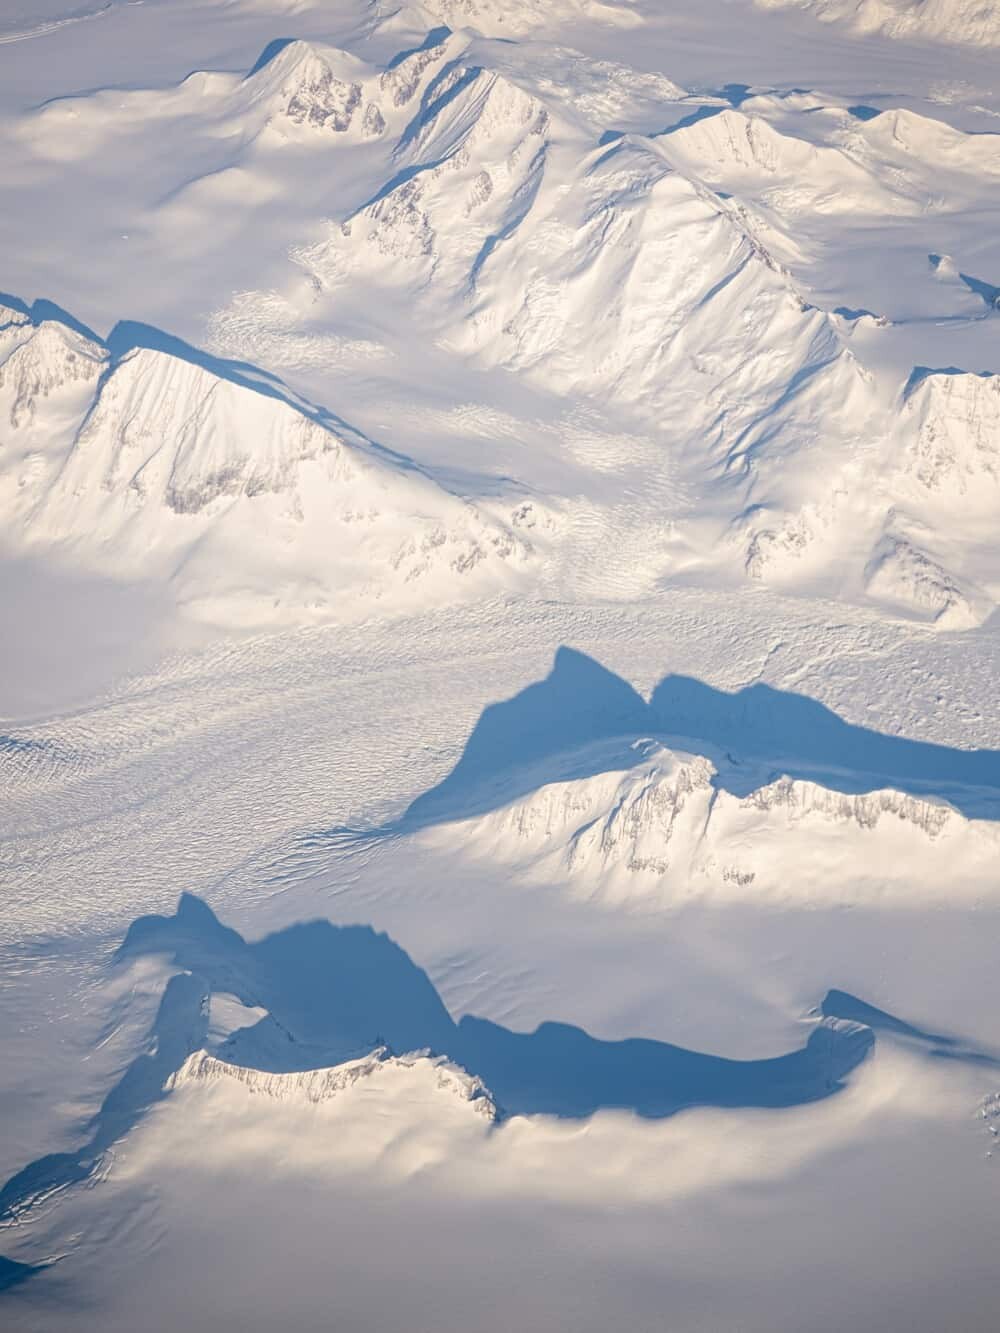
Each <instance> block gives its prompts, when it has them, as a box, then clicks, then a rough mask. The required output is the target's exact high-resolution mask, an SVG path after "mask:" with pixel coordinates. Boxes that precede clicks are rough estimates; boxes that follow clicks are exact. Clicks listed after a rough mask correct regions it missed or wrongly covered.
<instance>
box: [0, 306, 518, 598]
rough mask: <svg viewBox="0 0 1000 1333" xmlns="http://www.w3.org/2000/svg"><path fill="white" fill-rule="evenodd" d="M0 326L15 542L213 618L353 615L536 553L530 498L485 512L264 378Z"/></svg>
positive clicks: (132, 333)
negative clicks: (48, 550)
mask: <svg viewBox="0 0 1000 1333" xmlns="http://www.w3.org/2000/svg"><path fill="white" fill-rule="evenodd" d="M3 333H4V334H5V335H6V339H7V342H8V346H9V347H10V350H9V351H8V352H7V355H6V359H5V360H4V361H3V362H2V363H0V394H3V395H5V396H6V397H7V400H8V404H9V406H8V407H7V409H6V415H7V421H8V426H7V441H6V442H7V449H6V458H5V476H4V478H3V480H4V482H5V483H6V485H5V491H6V496H7V517H8V531H7V537H8V540H11V539H13V540H17V539H20V541H21V542H23V543H24V544H26V545H30V546H32V547H39V546H40V547H43V548H44V547H46V546H52V545H55V544H57V543H62V544H67V543H68V544H69V545H70V546H71V547H72V549H73V550H74V551H75V552H76V553H77V556H78V558H79V559H80V560H81V561H82V562H84V563H85V564H88V565H90V566H91V567H93V568H95V569H107V568H109V562H110V567H111V568H113V569H117V568H118V567H119V562H120V561H121V559H122V558H123V557H124V556H125V555H127V556H128V559H129V561H130V562H131V567H132V570H133V572H134V573H139V574H153V575H158V576H160V577H163V576H164V575H165V576H167V577H171V576H173V578H174V586H175V587H176V588H177V590H178V592H179V594H180V595H181V597H182V598H183V599H184V600H185V601H188V602H191V603H193V604H196V605H201V606H203V607H204V608H205V611H206V614H207V615H208V616H209V617H210V618H219V619H227V618H231V617H232V616H233V615H235V616H236V617H238V618H240V619H248V620H251V621H253V620H254V619H255V618H259V617H261V616H262V615H263V616H267V617H271V616H273V608H274V607H275V606H276V605H281V604H282V603H286V604H287V607H288V611H289V612H290V614H292V615H293V616H296V615H298V616H301V615H303V614H309V612H310V611H313V612H318V613H320V614H323V613H324V612H325V611H326V612H329V611H330V610H331V609H333V610H335V612H336V614H339V615H349V614H350V613H351V612H350V608H351V606H352V604H354V605H355V606H357V604H358V602H359V600H362V601H365V602H366V601H367V600H369V599H372V598H375V599H384V600H385V601H386V602H388V603H391V602H392V599H393V597H394V596H395V597H396V598H398V597H399V596H401V595H404V594H403V590H404V589H405V588H406V587H407V585H411V586H412V585H413V584H414V583H415V582H416V581H422V582H425V583H428V584H430V585H432V586H433V588H434V591H433V592H432V593H430V594H429V595H430V596H431V597H432V598H436V597H441V596H445V597H448V596H450V595H452V593H451V592H449V591H448V588H449V585H450V586H451V588H452V591H453V592H457V591H458V590H459V589H460V588H461V586H462V583H463V582H465V583H468V582H470V581H471V582H473V583H476V584H478V585H479V588H480V591H481V590H482V588H483V586H491V585H492V586H494V587H495V586H497V585H498V583H499V584H502V583H503V582H505V581H506V580H507V579H508V578H509V577H510V575H509V574H508V571H513V570H514V569H516V568H517V567H518V566H522V565H524V564H525V563H526V561H527V560H528V558H529V555H530V548H529V546H528V545H527V543H526V542H525V541H524V540H523V539H522V538H521V537H519V536H518V535H517V533H516V532H515V530H514V526H515V522H518V521H519V522H522V523H523V519H524V517H525V515H526V513H528V511H529V510H530V506H528V507H527V508H526V507H525V506H520V507H519V509H518V510H517V513H518V516H519V517H518V519H517V520H515V519H514V518H510V519H509V520H508V521H507V522H504V521H503V520H502V519H499V518H494V517H493V515H492V514H490V513H488V512H485V511H484V510H482V509H480V508H476V507H475V506H473V505H471V504H469V503H467V502H466V501H464V500H463V499H462V498H461V497H459V496H457V495H453V494H451V493H449V492H448V491H446V490H445V489H444V488H442V487H440V486H438V485H437V484H436V483H435V482H434V481H433V480H432V478H430V477H429V476H428V475H427V474H426V473H424V472H423V471H422V470H421V469H420V468H418V467H417V466H415V465H414V464H413V463H411V462H410V461H409V460H407V459H403V458H397V457H394V456H392V455H391V454H389V453H388V451H385V450H379V449H378V447H377V446H375V445H373V444H372V442H371V441H369V440H367V439H366V438H365V437H363V436H362V435H360V434H359V433H358V432H357V431H354V430H352V429H351V428H350V427H349V426H347V425H346V424H345V423H343V422H341V421H339V420H338V419H336V418H334V417H332V416H331V415H330V414H328V413H325V412H323V411H320V410H317V409H314V408H312V407H311V406H309V405H308V404H305V403H301V402H297V401H295V399H294V397H293V396H292V395H291V394H289V393H287V392H286V391H285V390H284V389H283V386H281V385H280V383H279V382H277V381H275V380H274V379H273V378H271V377H268V376H265V375H260V376H256V377H254V375H253V372H252V370H251V373H250V374H248V373H247V371H246V369H245V368H241V369H240V370H239V371H233V370H232V368H231V367H228V366H227V365H226V363H222V362H214V361H213V360H212V359H211V358H205V357H202V356H200V355H199V354H198V353H196V352H195V351H194V349H191V348H186V347H185V346H184V345H183V344H180V343H179V342H177V340H171V339H169V338H165V337H162V336H159V335H156V332H155V331H152V330H143V329H141V328H139V327H138V326H126V325H122V326H120V327H119V329H117V330H116V331H115V333H114V334H113V335H112V338H111V341H110V344H109V347H105V346H104V345H102V344H99V343H98V342H96V341H90V340H87V339H84V338H82V337H81V336H80V335H78V334H77V333H75V332H74V331H72V330H70V329H67V328H65V327H63V326H62V325H60V324H58V323H55V322H53V321H46V322H44V323H41V324H40V325H38V326H37V327H36V326H35V325H34V324H31V323H23V322H22V323H12V324H10V325H9V326H8V327H7V329H5V330H3ZM109 348H110V350H109ZM81 385H82V386H84V388H85V390H86V393H87V394H88V395H89V398H87V397H83V396H82V395H81V392H80V391H79V386H81ZM67 404H68V405H69V408H70V410H67ZM178 571H179V572H178ZM484 575H485V579H484V578H483V576H484ZM393 589H395V590H396V591H395V593H394V592H393ZM407 595H408V594H407ZM265 607H270V608H271V609H269V610H267V611H265V610H264V608H265Z"/></svg>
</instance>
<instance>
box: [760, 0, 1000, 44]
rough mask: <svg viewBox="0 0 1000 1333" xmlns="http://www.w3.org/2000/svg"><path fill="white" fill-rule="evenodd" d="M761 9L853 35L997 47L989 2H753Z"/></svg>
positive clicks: (994, 9)
mask: <svg viewBox="0 0 1000 1333" xmlns="http://www.w3.org/2000/svg"><path fill="white" fill-rule="evenodd" d="M755 3H756V4H758V5H760V7H761V8H762V9H779V8H795V9H802V10H805V12H806V13H808V14H810V15H812V16H813V17H815V18H817V19H819V20H820V22H822V23H836V24H842V25H843V26H844V27H847V28H849V29H850V30H851V31H852V32H856V33H872V32H878V33H885V34H886V36H888V37H901V38H916V39H918V40H920V41H933V42H941V43H946V44H947V43H969V44H973V43H975V44H977V45H979V46H1000V8H998V6H997V5H996V4H995V3H994V2H993V0H860V3H858V0H755Z"/></svg>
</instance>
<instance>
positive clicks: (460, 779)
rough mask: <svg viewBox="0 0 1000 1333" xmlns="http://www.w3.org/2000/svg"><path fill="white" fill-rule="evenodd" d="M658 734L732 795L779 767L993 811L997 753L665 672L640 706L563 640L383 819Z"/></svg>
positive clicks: (450, 803) (606, 757) (576, 771)
mask: <svg viewBox="0 0 1000 1333" xmlns="http://www.w3.org/2000/svg"><path fill="white" fill-rule="evenodd" d="M649 736H652V737H657V738H660V739H662V740H664V741H665V742H668V743H674V744H677V745H679V746H680V748H683V749H686V750H689V751H693V752H695V753H698V754H703V755H706V756H707V757H708V758H710V759H711V760H712V761H713V762H714V764H715V766H716V768H717V770H718V773H717V776H716V779H715V782H716V785H717V786H718V787H720V788H722V789H724V790H726V791H729V792H732V793H733V794H734V795H737V796H741V797H742V796H746V795H748V794H749V792H751V791H753V790H755V789H756V788H757V787H759V786H761V785H763V784H765V783H767V782H770V781H773V780H774V779H775V778H777V777H780V776H783V775H787V776H789V777H792V778H802V779H808V780H809V781H813V782H818V783H821V784H822V785H823V786H825V787H829V788H832V789H833V790H835V791H840V792H846V793H851V794H854V793H860V792H868V791H874V790H877V789H878V788H880V787H892V788H894V789H896V790H897V791H902V792H907V793H909V794H911V795H913V796H919V797H925V798H930V799H940V800H945V801H948V802H949V803H950V804H951V805H953V806H955V807H956V808H957V809H958V810H960V811H961V812H962V813H963V814H964V815H966V816H968V817H970V818H980V819H997V818H1000V751H997V750H959V749H952V748H950V747H948V746H945V745H935V744H932V743H930V742H927V741H920V740H911V739H908V738H906V737H902V736H890V735H886V734H885V733H883V732H878V731H872V730H870V729H869V728H867V727H859V726H854V725H853V724H852V723H849V722H845V721H844V720H843V718H841V717H838V716H837V714H836V713H834V712H832V711H831V710H830V709H829V708H826V707H825V706H824V705H823V704H821V703H818V702H817V701H816V700H815V699H810V698H808V697H807V696H805V695H801V694H793V693H790V692H787V691H784V690H777V689H774V688H773V687H772V686H770V685H764V684H756V685H751V686H749V687H748V688H746V689H743V690H738V691H736V692H735V693H732V694H729V693H726V692H725V691H724V690H717V689H715V688H714V687H713V686H711V685H707V684H705V682H704V681H700V680H696V679H694V678H693V677H690V676H681V675H669V676H665V677H664V678H663V680H661V681H660V683H659V685H657V686H656V688H655V690H654V691H653V694H652V697H651V699H650V700H649V701H648V702H647V701H646V700H645V699H643V698H642V696H641V695H639V694H638V693H637V692H636V691H635V690H634V689H633V688H632V686H631V685H629V684H628V683H627V682H626V681H624V680H622V678H621V677H620V676H617V675H615V674H614V672H612V671H609V670H607V668H605V667H603V666H601V665H600V663H598V662H596V661H594V659H593V658H591V657H588V656H587V655H586V654H585V653H580V652H577V651H576V650H574V649H572V648H567V647H562V648H560V649H559V650H558V652H557V653H556V656H555V661H554V663H553V666H552V670H551V671H550V673H549V675H548V676H546V678H545V679H544V680H542V681H539V682H538V683H536V684H533V685H529V686H528V687H527V688H526V689H524V690H522V691H521V692H520V693H519V694H516V695H515V696H514V697H513V698H511V699H507V700H504V701H503V702H501V703H496V704H491V705H490V706H489V707H488V708H486V709H484V711H483V713H482V715H481V717H480V718H479V721H478V722H477V723H476V725H475V727H474V728H473V731H472V733H471V735H470V736H469V739H468V741H467V742H466V745H465V749H464V751H463V753H462V755H461V758H460V759H459V761H458V763H457V764H456V765H455V767H454V769H453V770H452V771H451V773H449V774H448V776H447V777H446V778H445V779H444V780H443V781H442V782H440V783H439V784H438V785H437V786H436V787H434V788H432V789H431V790H430V791H427V792H425V793H424V794H423V795H421V796H419V797H418V798H417V799H416V800H415V801H414V802H413V803H412V805H411V806H410V807H409V809H408V810H407V811H406V813H405V815H404V816H403V817H402V819H401V820H400V821H399V823H398V824H397V825H396V826H394V828H395V830H396V831H406V830H407V829H412V828H415V827H420V826H422V825H426V824H433V823H437V822H439V821H443V820H449V819H458V818H463V817H466V816H468V815H473V814H480V813H484V812H485V811H488V810H492V809H496V808H498V807H499V806H502V805H505V804H507V803H508V802H510V801H512V800H515V799H516V798H517V797H519V796H523V795H526V794H527V793H529V792H531V791H534V790H536V789H537V788H538V787H540V786H542V785H544V784H545V783H547V782H554V781H563V780H566V779H569V778H574V777H587V776H591V775H593V774H595V773H598V772H607V771H610V770H614V769H624V768H627V767H631V765H632V764H634V763H635V762H636V755H635V751H634V748H633V745H634V742H635V741H636V740H637V739H639V738H642V737H649Z"/></svg>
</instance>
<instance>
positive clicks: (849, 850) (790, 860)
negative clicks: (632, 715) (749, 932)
mask: <svg viewBox="0 0 1000 1333" xmlns="http://www.w3.org/2000/svg"><path fill="white" fill-rule="evenodd" d="M633 750H634V753H635V759H634V762H633V764H632V766H631V767H628V768H625V769H624V770H623V769H622V768H620V767H619V765H618V763H616V764H615V765H614V766H613V767H608V766H607V763H606V762H602V758H601V755H600V754H599V753H595V754H594V755H593V756H587V755H585V754H584V753H583V752H581V753H579V754H577V755H575V756H574V757H573V762H574V764H575V765H576V766H578V767H580V768H582V769H584V770H585V771H589V772H592V773H593V775H592V776H585V777H575V778H569V779H566V780H559V781H549V782H545V783H543V785H541V786H539V787H538V788H537V789H534V790H532V791H530V792H529V793H528V794H527V795H526V796H522V797H518V798H516V799H514V800H511V801H509V802H505V803H502V804H500V805H499V806H498V808H496V809H494V810H491V811H489V812H488V813H485V814H479V815H475V816H474V817H472V818H470V819H466V820H462V821H459V822H457V823H449V824H445V825H439V826H437V827H434V828H432V829H429V830H425V831H424V832H422V833H420V834H419V835H418V836H419V838H420V839H421V840H422V841H423V842H425V843H426V844H427V845H429V846H448V845H450V844H451V843H452V842H453V841H454V840H455V839H456V838H459V839H460V840H461V842H462V844H463V846H465V847H466V848H468V849H469V850H470V851H471V852H472V854H473V855H474V856H475V857H477V858H479V859H481V860H482V861H483V862H485V863H490V864H496V863H499V864H502V865H504V866H509V867H511V868H512V869H513V870H514V871H515V872H516V873H517V874H518V875H519V876H520V877H522V878H524V879H525V880H527V881H528V882H529V883H537V884H551V883H557V884H565V885H566V886H567V888H568V890H569V892H570V893H571V894H572V895H573V896H574V897H579V898H583V899H587V900H598V901H602V902H605V903H608V904H619V905H631V906H651V907H654V908H663V907H665V906H670V907H677V906H679V905H681V904H684V903H692V902H705V901H709V902H735V901H742V902H747V901H749V902H754V903H758V904H763V903H767V904H771V905H773V906H777V905H779V904H792V903H794V904H797V905H800V906H801V905H805V904H809V905H812V906H815V905H817V904H819V903H824V902H826V903H831V902H832V903H838V904H843V903H848V902H849V903H855V904H857V903H862V902H869V903H870V902H874V901H878V902H880V903H885V902H891V901H894V900H895V901H897V902H911V903H912V902H915V901H917V900H919V899H930V900H931V901H936V900H940V897H941V894H942V891H943V890H942V886H943V885H944V884H947V889H946V890H945V892H946V895H947V897H949V898H953V897H954V896H955V895H956V894H968V895H972V896H976V895H977V894H978V893H979V891H980V886H981V883H982V875H983V874H984V872H985V871H986V867H987V866H989V865H990V863H991V862H992V861H993V860H994V859H995V858H996V856H997V854H998V850H1000V843H998V836H997V832H996V829H995V826H994V825H993V824H991V823H989V822H984V821H976V820H968V819H966V818H964V817H963V816H962V815H961V814H959V813H958V812H957V811H956V810H954V809H953V808H952V807H950V806H949V805H948V804H947V803H946V802H943V801H940V800H929V799H923V798H921V797H918V796H913V795H909V794H907V793H905V792H900V791H894V790H891V789H878V788H876V789H874V790H862V791H859V792H853V793H852V792H843V791H837V790H833V789H831V788H830V787H828V786H824V785H823V784H822V783H821V782H813V781H806V780H802V779H792V778H789V777H784V776H781V777H773V778H770V779H768V778H767V777H764V778H762V779H758V781H759V785H753V783H752V782H751V783H750V784H749V785H750V787H751V789H750V790H749V791H748V792H746V794H739V793H740V791H741V789H743V790H745V788H746V786H747V785H748V782H747V778H746V776H745V774H744V775H741V777H742V780H741V781H740V782H736V783H735V784H734V783H733V780H732V777H731V776H730V775H729V772H728V770H727V766H726V765H725V764H723V763H721V761H716V762H713V761H712V760H710V759H708V758H705V757H703V756H701V755H696V754H690V753H685V752H683V751H681V750H677V749H673V748H670V747H668V746H665V745H664V744H662V743H661V742H656V741H652V740H646V741H637V742H635V743H634V745H633ZM607 757H610V756H607ZM716 763H718V764H719V768H717V766H716ZM720 768H721V770H722V771H721V773H720V771H719V769H720ZM736 772H737V773H739V770H736ZM956 867H961V871H960V872H959V871H958V870H957V869H956Z"/></svg>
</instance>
